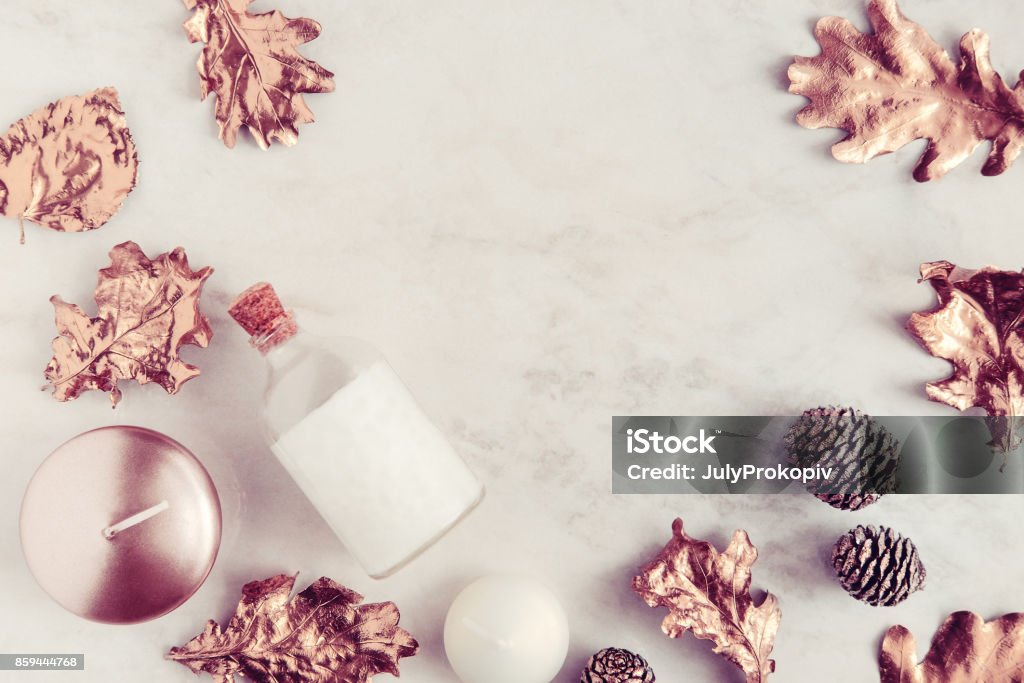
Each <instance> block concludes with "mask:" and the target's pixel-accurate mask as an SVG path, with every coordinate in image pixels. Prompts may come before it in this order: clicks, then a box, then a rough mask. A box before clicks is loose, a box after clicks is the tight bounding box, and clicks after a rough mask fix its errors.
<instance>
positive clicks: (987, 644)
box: [878, 612, 1024, 683]
mask: <svg viewBox="0 0 1024 683" xmlns="http://www.w3.org/2000/svg"><path fill="white" fill-rule="evenodd" d="M916 648H917V643H916V641H915V640H914V636H913V634H911V633H910V631H908V630H907V629H906V628H904V627H903V626H893V627H892V628H890V629H889V630H888V631H887V632H886V634H885V638H884V639H883V640H882V649H881V652H880V653H879V655H878V666H879V670H880V671H879V673H880V675H881V678H880V683H1022V682H1024V614H1007V615H1004V616H1002V617H999V618H998V619H995V620H993V621H990V622H988V623H985V620H984V619H982V618H981V617H979V616H978V615H977V614H974V613H972V612H955V613H953V614H951V615H949V617H947V618H946V621H945V623H943V624H942V626H941V627H939V630H938V631H937V632H936V633H935V636H934V637H933V638H932V646H931V649H929V650H928V654H927V655H925V658H924V661H922V662H920V663H919V662H918V661H917V653H916V651H915V650H916Z"/></svg>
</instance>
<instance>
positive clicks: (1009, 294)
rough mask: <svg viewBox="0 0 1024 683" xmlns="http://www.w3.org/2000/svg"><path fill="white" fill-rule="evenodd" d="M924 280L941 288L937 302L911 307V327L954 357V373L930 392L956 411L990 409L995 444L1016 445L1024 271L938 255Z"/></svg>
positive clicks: (1023, 385) (1022, 400)
mask: <svg viewBox="0 0 1024 683" xmlns="http://www.w3.org/2000/svg"><path fill="white" fill-rule="evenodd" d="M920 281H921V282H924V281H927V282H928V283H929V284H931V286H932V287H933V288H934V289H935V293H936V294H937V295H938V299H939V305H938V307H936V308H934V309H933V310H930V311H925V312H920V313H914V314H912V315H911V316H910V319H909V320H908V321H907V330H908V331H909V332H910V334H912V335H913V336H914V338H915V339H917V341H918V343H920V344H921V346H923V347H924V349H925V350H926V351H928V353H930V354H932V355H933V356H936V357H937V358H943V359H945V360H948V361H949V362H950V363H952V364H953V374H952V375H950V376H949V377H947V378H946V379H944V380H940V381H938V382H929V383H928V384H927V385H926V386H925V390H926V391H927V393H928V398H930V399H931V400H933V401H937V402H939V403H945V404H947V405H950V406H953V407H954V408H956V409H958V410H967V409H968V408H972V407H979V408H984V409H985V411H986V412H987V413H988V414H989V415H990V416H992V417H993V418H995V419H990V420H989V428H990V430H991V431H992V437H993V441H992V445H993V446H994V447H996V448H997V449H998V450H1000V451H1001V452H1003V453H1007V452H1009V451H1012V450H1013V449H1014V448H1016V447H1017V445H1018V444H1019V442H1020V438H1019V436H1017V434H1016V429H1015V427H1016V426H1017V423H1018V422H1019V420H1018V418H1019V417H1021V416H1024V339H1022V337H1021V334H1022V331H1024V274H1022V273H1015V272H1008V271H1001V270H997V269H995V268H991V267H989V268H982V269H981V270H966V269H964V268H959V267H957V266H955V265H953V264H952V263H950V262H949V261H935V262H933V263H924V264H922V265H921V280H920Z"/></svg>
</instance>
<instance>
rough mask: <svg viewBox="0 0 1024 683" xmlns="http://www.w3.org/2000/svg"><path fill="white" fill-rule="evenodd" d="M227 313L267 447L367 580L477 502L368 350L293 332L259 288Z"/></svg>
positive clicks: (348, 341)
mask: <svg viewBox="0 0 1024 683" xmlns="http://www.w3.org/2000/svg"><path fill="white" fill-rule="evenodd" d="M229 312H230V314H231V316H232V317H233V318H234V319H235V320H236V321H237V322H238V323H239V324H240V325H241V326H242V327H243V328H244V329H245V330H246V331H247V332H248V333H249V334H250V335H252V337H251V339H250V343H251V344H252V346H254V347H255V348H256V349H257V350H259V351H260V352H261V353H262V354H263V357H264V359H265V360H266V362H267V364H268V374H267V389H266V395H265V404H264V415H263V418H264V425H265V431H266V435H267V439H268V441H269V443H270V447H271V449H272V450H273V452H274V453H275V455H277V457H278V459H279V460H280V461H281V464H282V465H284V467H285V469H286V470H288V472H289V474H291V476H292V478H294V479H295V482H296V483H297V484H298V485H299V487H300V488H301V489H302V491H303V493H305V494H306V497H308V498H309V500H310V502H312V503H313V505H314V507H316V509H317V510H318V511H319V512H320V515H321V516H322V517H323V518H324V521H326V522H327V524H328V525H329V526H330V527H331V529H332V530H333V531H334V533H335V534H336V535H337V536H338V538H339V539H341V541H342V543H344V544H345V546H346V548H348V550H349V551H350V552H351V553H352V554H353V555H354V556H355V558H356V559H357V560H358V561H359V563H360V564H361V565H362V566H363V568H364V569H365V570H366V572H367V573H368V574H370V576H373V577H375V578H382V577H385V576H388V575H389V574H391V573H393V572H394V571H396V570H397V569H399V568H400V567H402V566H403V565H404V564H405V563H407V562H408V561H410V560H411V559H412V558H414V557H416V556H417V555H418V554H419V553H420V552H422V551H423V550H425V549H426V548H427V547H429V546H430V545H431V544H433V543H434V542H435V541H437V540H438V539H439V538H440V537H441V536H443V535H444V533H445V532H446V531H448V530H449V529H450V528H452V527H453V526H454V525H455V524H456V523H457V522H459V521H460V520H461V519H462V518H463V517H464V516H465V515H466V514H468V513H469V512H470V511H471V510H472V509H473V508H474V507H476V505H477V504H478V503H479V502H480V500H481V499H482V498H483V494H484V489H483V486H482V485H481V483H480V482H479V480H477V478H476V477H475V476H473V473H472V472H471V471H470V470H469V468H468V467H467V466H466V464H465V463H464V462H463V461H462V458H460V457H459V455H458V454H457V453H456V452H455V451H454V449H452V447H451V445H450V444H449V443H448V441H447V439H445V437H444V435H443V434H442V433H441V432H440V430H438V428H437V427H436V426H435V425H434V424H433V423H432V422H431V421H430V420H429V419H428V418H427V417H426V416H425V415H424V414H423V412H422V411H421V410H420V408H419V406H418V405H417V404H416V401H415V399H414V398H413V396H412V395H411V394H410V393H409V390H408V389H407V388H406V386H405V385H404V384H403V383H402V381H401V379H400V378H399V377H398V375H397V374H395V371H394V370H393V369H392V368H391V366H390V365H389V364H388V362H387V360H386V359H385V358H384V357H383V356H382V355H381V353H380V352H379V351H378V350H377V349H376V348H374V347H373V346H371V345H369V344H367V343H366V342H363V341H360V340H357V339H353V338H323V337H317V336H314V335H311V334H309V333H308V332H304V331H302V330H301V329H300V328H299V327H298V326H297V325H296V323H295V319H294V317H293V316H292V314H291V312H290V311H286V310H285V309H284V307H283V306H282V305H281V302H280V300H279V299H278V297H277V294H276V293H275V292H274V288H273V287H272V286H271V285H270V284H268V283H265V282H264V283H259V284H256V285H253V286H252V287H250V288H249V289H247V290H246V291H245V292H243V293H242V294H241V295H239V296H238V298H237V299H236V300H235V302H234V303H233V304H232V306H231V309H230V311H229Z"/></svg>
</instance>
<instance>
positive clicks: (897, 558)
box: [832, 526, 927, 607]
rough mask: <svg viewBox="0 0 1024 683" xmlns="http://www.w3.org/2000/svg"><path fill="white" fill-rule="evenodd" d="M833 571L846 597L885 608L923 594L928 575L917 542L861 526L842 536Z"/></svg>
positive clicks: (837, 544) (894, 533)
mask: <svg viewBox="0 0 1024 683" xmlns="http://www.w3.org/2000/svg"><path fill="white" fill-rule="evenodd" d="M832 567H833V568H834V569H835V571H836V576H837V577H839V582H840V583H841V584H842V585H843V588H845V589H846V592H847V593H849V594H850V595H852V596H853V597H855V598H857V599H858V600H861V601H862V602H866V603H868V604H869V605H874V606H878V605H882V606H885V607H889V606H892V605H897V604H899V603H901V602H903V601H904V600H906V599H907V598H908V597H910V594H911V593H914V592H916V591H919V590H921V589H922V588H923V587H924V580H925V577H926V575H927V574H926V572H925V569H924V565H923V564H921V558H920V557H919V556H918V554H917V547H916V546H915V545H914V542H913V541H911V540H910V539H909V538H907V537H905V536H902V535H900V534H899V533H898V532H896V531H894V530H893V529H890V528H888V527H884V526H883V527H878V528H875V527H874V526H858V527H857V528H856V529H851V530H850V531H849V533H846V534H843V535H842V536H840V537H839V540H837V541H836V544H835V546H834V547H833V548H832Z"/></svg>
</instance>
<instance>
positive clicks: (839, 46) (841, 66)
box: [789, 0, 1024, 182]
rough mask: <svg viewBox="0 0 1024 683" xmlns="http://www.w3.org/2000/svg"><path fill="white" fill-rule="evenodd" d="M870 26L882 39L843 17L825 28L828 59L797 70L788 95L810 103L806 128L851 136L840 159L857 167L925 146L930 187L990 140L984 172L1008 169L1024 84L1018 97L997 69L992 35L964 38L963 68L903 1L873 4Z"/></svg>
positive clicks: (919, 174)
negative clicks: (924, 143) (903, 8)
mask: <svg viewBox="0 0 1024 683" xmlns="http://www.w3.org/2000/svg"><path fill="white" fill-rule="evenodd" d="M868 19H869V20H870V22H871V27H872V28H873V29H874V33H861V32H860V31H858V30H857V28H856V27H855V26H854V25H853V24H851V23H850V22H849V21H847V20H846V19H842V18H840V17H825V18H824V19H822V20H821V21H819V22H818V25H817V26H816V27H815V29H814V35H815V37H816V38H817V40H818V43H819V44H820V45H821V54H819V55H818V56H816V57H796V59H795V60H794V62H793V64H792V65H791V66H790V67H789V79H790V86H789V91H790V92H792V93H795V94H797V95H803V96H804V97H807V98H808V99H809V100H810V103H809V104H808V105H807V106H806V107H804V108H803V109H802V110H801V111H800V113H799V114H797V122H798V123H799V124H800V125H801V126H804V127H806V128H841V129H843V130H845V131H847V133H849V135H847V137H846V138H844V139H843V140H841V141H840V142H838V143H836V144H835V145H834V146H833V147H832V155H833V156H834V157H835V158H836V159H838V160H839V161H845V162H850V163H864V162H867V161H870V160H871V159H874V158H875V157H877V156H880V155H882V154H888V153H889V152H893V151H896V150H898V149H900V148H901V147H903V146H904V145H906V144H909V143H911V142H913V141H914V140H919V139H926V140H928V147H927V149H925V152H924V155H923V156H922V157H921V159H920V161H919V162H918V164H917V168H915V169H914V178H915V179H917V180H918V181H921V182H924V181H927V180H934V179H936V178H940V177H942V176H943V175H945V174H946V173H947V172H948V171H949V170H951V169H952V168H953V167H955V166H957V165H958V164H960V163H961V162H962V161H963V160H964V159H966V158H967V157H968V156H970V154H971V153H972V152H973V151H974V150H975V149H976V148H977V147H978V145H980V144H981V143H982V142H984V141H986V140H989V141H991V142H992V148H991V151H990V153H989V156H988V160H987V161H986V162H985V166H984V168H983V169H982V173H984V174H985V175H998V174H1000V173H1002V172H1003V171H1005V170H1006V169H1007V168H1009V166H1010V164H1012V163H1013V161H1014V159H1016V158H1017V156H1018V155H1019V154H1020V152H1021V148H1022V147H1024V82H1021V81H1018V83H1017V84H1016V85H1015V86H1014V87H1013V88H1012V89H1011V88H1009V87H1008V86H1007V85H1006V84H1005V83H1004V82H1003V79H1002V78H1001V77H1000V76H999V74H998V73H996V71H995V69H993V68H992V62H991V61H990V59H989V39H988V36H987V35H986V34H985V33H984V32H983V31H980V30H978V29H975V30H972V31H970V32H968V33H967V34H965V35H964V36H963V38H961V40H960V62H959V63H954V62H953V60H952V59H951V58H950V56H949V55H948V54H947V53H946V51H945V50H943V49H942V47H940V46H939V44H938V43H936V42H935V40H934V39H933V38H932V37H931V36H929V35H928V33H927V32H926V31H925V30H924V29H923V28H922V27H921V26H919V25H918V24H916V23H914V22H913V21H910V20H909V19H907V17H905V16H904V15H903V13H902V12H901V11H900V9H899V7H898V6H897V4H896V0H871V1H870V2H869V3H868Z"/></svg>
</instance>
